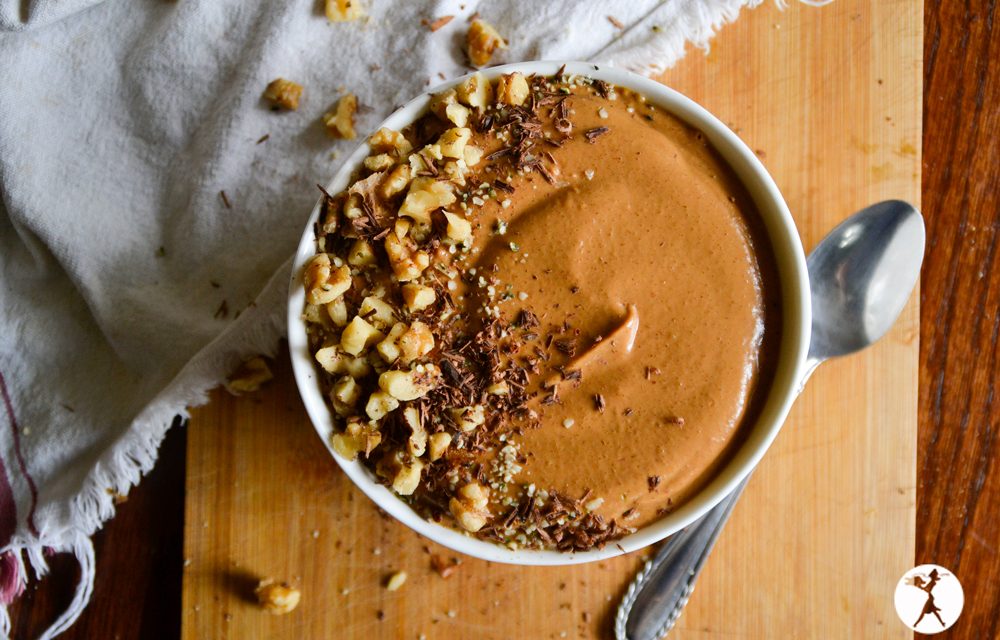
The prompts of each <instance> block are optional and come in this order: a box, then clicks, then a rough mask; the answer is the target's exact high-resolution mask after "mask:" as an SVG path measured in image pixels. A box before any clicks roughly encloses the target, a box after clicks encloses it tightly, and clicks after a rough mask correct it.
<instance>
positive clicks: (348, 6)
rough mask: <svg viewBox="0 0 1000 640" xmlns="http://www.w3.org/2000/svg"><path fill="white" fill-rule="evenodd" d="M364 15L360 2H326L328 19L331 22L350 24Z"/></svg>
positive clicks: (344, 0)
mask: <svg viewBox="0 0 1000 640" xmlns="http://www.w3.org/2000/svg"><path fill="white" fill-rule="evenodd" d="M364 15H365V12H364V9H362V8H361V2H360V0H326V19H327V20H329V21H330V22H350V21H351V20H357V19H358V18H360V17H362V16H364Z"/></svg>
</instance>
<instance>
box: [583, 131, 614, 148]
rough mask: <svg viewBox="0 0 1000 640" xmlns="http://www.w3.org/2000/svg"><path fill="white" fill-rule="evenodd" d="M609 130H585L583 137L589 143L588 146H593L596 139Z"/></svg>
mask: <svg viewBox="0 0 1000 640" xmlns="http://www.w3.org/2000/svg"><path fill="white" fill-rule="evenodd" d="M610 130H611V129H609V128H608V127H594V128H593V129H587V130H586V131H584V132H583V135H584V137H585V138H587V142H589V143H590V144H594V142H595V141H596V140H597V139H598V138H600V137H601V136H603V135H604V134H605V133H607V132H608V131H610Z"/></svg>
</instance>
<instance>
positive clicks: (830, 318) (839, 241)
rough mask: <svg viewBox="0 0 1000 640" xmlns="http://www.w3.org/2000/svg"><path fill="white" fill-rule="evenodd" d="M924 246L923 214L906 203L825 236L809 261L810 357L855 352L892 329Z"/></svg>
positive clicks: (893, 203)
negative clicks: (810, 304)
mask: <svg viewBox="0 0 1000 640" xmlns="http://www.w3.org/2000/svg"><path fill="white" fill-rule="evenodd" d="M924 242H925V234H924V220H923V218H922V217H921V216H920V212H919V211H917V210H916V208H915V207H914V206H913V205H911V204H909V203H908V202H903V201H902V200H886V201H884V202H879V203H877V204H873V205H871V206H870V207H867V208H865V209H862V210H861V211H859V212H858V213H856V214H854V215H853V216H851V217H850V218H848V219H847V220H845V221H844V222H842V223H840V224H839V225H838V226H837V227H835V228H834V229H833V230H832V231H831V232H830V233H829V234H828V235H827V236H826V237H825V238H823V241H822V242H820V243H819V244H818V245H817V246H816V248H815V249H814V250H813V252H812V253H810V254H809V258H808V259H807V260H806V264H807V265H808V268H809V282H810V284H811V286H812V306H813V323H812V338H811V341H810V343H809V357H810V359H812V360H815V361H817V363H818V362H819V361H823V360H826V359H827V358H833V357H836V356H843V355H847V354H849V353H854V352H855V351H859V350H860V349H864V348H865V347H867V346H868V345H870V344H872V343H873V342H875V341H876V340H878V339H879V338H881V337H882V336H883V335H885V333H886V332H887V331H889V329H890V328H891V327H892V325H893V323H895V322H896V318H898V317H899V314H900V312H901V311H902V310H903V307H904V306H906V301H907V300H908V299H909V297H910V292H911V291H912V290H913V287H914V286H915V285H916V283H917V279H918V278H919V277H920V263H921V261H922V259H923V255H924Z"/></svg>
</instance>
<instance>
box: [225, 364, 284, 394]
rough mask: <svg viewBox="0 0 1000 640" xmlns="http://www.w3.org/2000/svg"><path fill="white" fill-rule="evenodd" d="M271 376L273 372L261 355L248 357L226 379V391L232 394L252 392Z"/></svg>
mask: <svg viewBox="0 0 1000 640" xmlns="http://www.w3.org/2000/svg"><path fill="white" fill-rule="evenodd" d="M273 377H274V374H273V373H271V368H270V367H269V366H267V360H265V359H264V357H263V356H257V357H255V358H250V359H249V360H247V361H246V362H244V363H243V364H241V365H240V367H239V368H238V369H237V370H236V371H234V372H233V375H231V376H230V377H229V380H227V381H226V391H228V392H229V393H231V394H233V395H234V396H238V395H241V394H244V393H252V392H254V391H256V390H257V389H260V386H261V385H262V384H264V383H265V382H267V381H269V380H271V379H272V378H273Z"/></svg>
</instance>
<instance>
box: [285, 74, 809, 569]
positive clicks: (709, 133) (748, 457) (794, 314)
mask: <svg viewBox="0 0 1000 640" xmlns="http://www.w3.org/2000/svg"><path fill="white" fill-rule="evenodd" d="M563 64H565V65H566V71H565V72H566V73H567V74H578V75H586V76H590V77H593V78H597V79H600V80H604V81H606V82H609V83H611V84H615V85H619V86H623V87H628V88H630V89H633V90H635V91H637V92H639V93H641V94H643V95H645V96H646V98H647V99H648V100H649V101H650V102H651V103H653V104H655V105H656V106H658V107H661V108H663V109H664V110H666V111H668V112H670V113H672V114H673V115H675V116H677V117H678V118H680V119H681V120H683V121H685V122H687V123H688V124H690V125H691V126H693V127H695V128H697V129H699V130H701V131H702V132H703V133H704V134H705V136H706V137H707V139H708V141H709V142H710V143H711V144H712V146H713V147H715V149H716V150H717V151H718V152H719V153H720V154H721V155H722V157H723V158H724V159H725V160H726V161H727V162H728V163H729V165H730V166H731V167H732V168H733V170H734V171H735V172H736V174H737V176H739V178H740V179H741V180H742V182H743V184H744V185H745V187H746V188H747V190H748V191H749V193H750V196H751V197H752V198H753V200H754V203H755V204H756V206H757V210H758V211H759V213H760V215H761V216H762V218H763V221H764V224H765V227H766V229H767V233H768V234H769V236H770V239H771V243H772V245H773V247H774V252H775V254H776V258H777V265H778V274H779V279H780V285H781V305H782V335H781V346H780V349H779V356H778V364H777V371H776V372H775V376H774V382H773V383H772V385H771V390H770V392H769V394H768V397H767V400H766V402H765V404H764V407H763V410H762V411H761V413H760V415H759V417H758V419H757V421H756V422H755V423H754V424H752V425H744V426H743V428H744V429H747V430H748V432H747V434H746V437H745V438H744V440H743V442H742V444H741V445H740V447H739V448H738V449H737V450H736V451H735V452H734V453H733V455H732V457H731V458H730V459H729V461H728V462H727V463H726V464H725V466H724V467H722V469H721V470H720V471H719V472H718V473H717V474H716V476H715V478H714V479H712V480H711V481H710V482H709V483H708V484H707V485H706V486H705V487H703V488H702V489H701V491H699V492H698V493H697V494H695V495H694V496H692V497H691V498H690V499H689V500H688V501H687V502H685V503H683V504H682V505H680V507H678V508H677V509H676V510H675V511H673V512H672V513H670V514H668V515H665V516H664V517H663V518H662V519H660V520H658V521H656V522H654V523H652V524H650V525H647V526H645V527H643V528H642V529H640V530H638V531H636V532H635V533H633V534H631V535H629V536H626V537H625V538H622V539H621V540H619V541H618V543H617V544H614V543H612V544H608V545H607V546H605V547H604V548H603V549H593V550H590V551H584V552H560V551H531V550H518V551H512V550H510V549H507V548H506V547H502V546H500V545H497V544H493V543H491V542H486V541H484V540H480V539H477V538H473V537H470V536H467V535H465V534H463V533H460V532H458V531H456V530H454V529H451V528H448V527H447V526H444V525H441V524H437V523H434V522H430V521H427V520H424V519H423V518H421V517H420V516H419V515H417V513H416V512H415V511H413V510H412V509H411V508H410V507H409V506H408V505H407V504H406V503H404V502H403V501H401V500H400V499H399V498H397V497H396V496H395V494H393V493H392V492H391V491H389V490H388V489H387V488H386V487H384V486H382V485H380V484H378V483H377V482H376V481H375V478H374V477H373V475H372V474H371V472H369V471H368V469H366V468H365V467H364V466H363V465H362V464H361V463H360V462H358V461H348V460H345V459H344V458H342V457H341V456H339V455H337V454H335V453H334V452H333V450H332V448H331V446H330V438H331V436H332V434H333V423H332V417H331V412H330V410H329V409H328V408H327V405H326V403H325V402H324V399H323V394H322V393H321V391H320V387H319V383H318V380H317V374H316V363H315V361H314V360H313V358H312V356H311V355H310V353H309V350H308V341H307V338H306V328H305V323H304V322H303V321H302V319H301V315H302V309H303V305H304V302H305V293H304V291H303V288H302V286H301V284H300V282H301V281H300V279H299V274H300V273H301V270H302V267H303V265H304V264H305V263H306V262H307V261H308V260H309V259H310V258H311V257H312V256H313V254H314V253H315V238H314V235H313V224H314V223H315V222H316V220H317V217H318V215H319V202H317V204H316V207H315V208H314V209H313V212H312V215H311V216H310V217H309V222H308V224H307V225H306V227H305V231H304V232H303V234H302V240H301V242H300V243H299V247H298V250H297V251H296V253H295V258H294V260H293V266H292V273H291V285H290V288H289V296H288V346H289V350H290V352H291V358H292V368H293V370H294V372H295V380H296V382H297V383H298V387H299V392H300V393H301V394H302V401H303V403H305V407H306V411H307V412H308V413H309V417H310V419H311V420H312V423H313V425H315V427H316V431H317V433H319V436H320V439H321V440H322V441H323V444H324V445H325V446H326V448H327V449H328V450H330V455H332V456H333V458H334V460H336V461H337V464H339V465H340V467H341V468H342V469H343V470H344V472H345V473H346V474H347V475H348V476H349V477H350V478H351V480H353V481H354V484H356V485H357V486H358V488H360V489H361V490H362V491H364V492H365V494H366V495H367V496H368V497H369V498H371V499H372V500H374V501H375V503H376V504H377V505H378V506H380V507H381V508H382V509H384V510H385V511H387V512H388V513H390V514H391V515H392V516H393V517H394V518H396V519H397V520H399V521H400V522H402V523H403V524H405V525H407V526H408V527H410V528H411V529H413V530H415V531H417V532H418V533H420V534H421V535H424V536H427V537H428V538H430V539H431V540H434V541H435V542H438V543H440V544H443V545H444V546H446V547H450V548H451V549H454V550H455V551H460V552H462V553H466V554H468V555H471V556H475V557H478V558H482V559H484V560H490V561H493V562H505V563H510V564H521V565H563V564H576V563H582V562H592V561H595V560H601V559H604V558H608V557H611V556H616V555H620V554H622V553H627V552H630V551H635V550H636V549H641V548H642V547H645V546H647V545H650V544H653V543H654V542H658V541H660V540H662V539H664V538H666V537H667V536H669V535H671V534H672V533H674V532H676V531H678V530H680V529H682V528H684V527H685V526H687V525H688V524H689V523H691V522H692V521H694V520H696V519H697V518H699V517H700V516H701V515H703V514H704V513H705V512H707V511H708V510H709V509H711V508H712V507H713V506H715V505H716V504H717V503H718V502H719V501H720V500H722V498H724V497H725V496H726V495H727V494H728V493H729V492H730V491H731V490H732V489H733V488H735V487H736V485H737V484H739V482H740V481H741V480H743V478H745V477H746V476H747V475H748V474H749V473H750V472H751V471H752V470H753V469H754V467H755V466H756V464H757V463H758V462H759V461H760V459H761V457H762V456H763V455H764V452H765V451H767V448H768V446H769V445H770V444H771V442H772V441H773V440H774V438H775V436H776V435H777V434H778V430H779V429H780V428H781V424H782V422H783V421H784V419H785V416H786V415H787V414H788V411H789V409H790V407H791V405H792V402H793V401H794V399H795V396H796V395H797V392H798V384H799V381H800V379H801V378H802V376H803V373H804V370H805V362H806V353H807V351H808V347H809V331H810V326H811V309H810V305H809V278H808V273H807V271H806V262H805V255H804V253H803V250H802V242H801V241H800V240H799V235H798V232H797V231H796V229H795V223H794V221H793V220H792V216H791V214H790V213H789V211H788V206H787V205H786V204H785V201H784V199H783V198H782V197H781V193H779V192H778V188H777V186H775V184H774V180H772V179H771V176H770V175H768V173H767V170H766V169H764V166H763V165H762V164H761V163H760V161H759V160H758V159H757V157H756V156H755V155H754V154H753V152H752V151H751V150H750V149H749V148H748V147H747V146H746V144H744V143H743V141H742V140H740V139H739V138H738V137H737V136H736V134H734V133H733V132H732V131H730V130H729V128H728V127H726V125H724V124H723V123H722V122H720V121H719V120H718V119H717V118H716V117H715V116H713V115H712V114H711V113H709V112H708V111H706V110H705V109H704V108H702V107H701V106H699V105H698V104H696V103H695V102H693V101H692V100H690V99H689V98H686V97H685V96H683V95H681V94H680V93H677V92H676V91H674V90H672V89H669V88H667V87H666V86H664V85H662V84H659V83H657V82H654V81H652V80H649V79H648V78H644V77H641V76H638V75H635V74H633V73H629V72H627V71H622V70H619V69H614V68H611V67H605V66H601V65H595V64H592V63H587V62H565V63H563V62H562V61H555V62H524V63H517V64H508V65H504V66H500V67H493V68H491V69H487V70H485V71H483V74H484V75H485V76H486V77H488V78H495V77H497V76H499V75H501V74H504V73H511V72H513V71H520V72H521V73H524V74H525V75H528V74H532V73H535V74H542V75H552V74H554V73H555V72H556V71H557V70H558V69H559V67H560V66H562V65H563ZM463 78H464V76H463ZM463 78H456V79H455V80H451V81H448V82H445V83H443V84H441V85H439V86H437V87H435V88H433V89H431V90H429V91H426V92H423V93H421V95H420V96H419V97H417V98H415V99H414V100H412V101H410V102H409V103H407V104H406V105H405V106H403V107H402V108H400V109H399V110H397V111H396V112H395V113H393V114H392V115H391V116H389V117H388V118H387V119H386V120H385V122H383V123H382V124H381V125H380V126H385V127H389V128H391V129H402V128H404V127H405V126H406V125H408V124H410V123H412V122H413V121H415V120H416V119H417V118H418V117H419V116H421V115H422V114H423V113H424V111H425V110H426V108H427V104H428V102H429V101H430V96H431V94H433V93H437V92H440V91H444V90H446V89H449V88H451V87H454V86H455V85H457V84H459V82H461V80H462V79H463ZM367 155H368V145H367V144H366V143H365V142H362V143H361V144H360V145H359V146H358V148H357V149H356V150H355V151H354V153H352V154H351V155H350V156H349V157H348V158H347V160H346V161H345V162H344V163H343V165H342V166H341V168H340V170H339V171H338V172H337V174H336V175H335V176H334V177H333V180H331V181H330V183H329V184H328V185H327V191H329V192H330V193H337V192H338V191H341V190H343V189H344V188H346V187H347V186H348V180H349V179H350V176H351V174H352V173H353V172H354V170H355V169H356V168H357V167H359V166H360V165H361V162H362V160H364V158H365V157H366V156H367Z"/></svg>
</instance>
